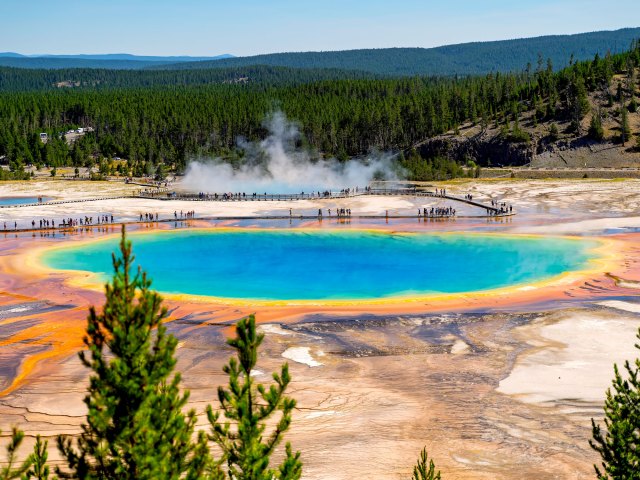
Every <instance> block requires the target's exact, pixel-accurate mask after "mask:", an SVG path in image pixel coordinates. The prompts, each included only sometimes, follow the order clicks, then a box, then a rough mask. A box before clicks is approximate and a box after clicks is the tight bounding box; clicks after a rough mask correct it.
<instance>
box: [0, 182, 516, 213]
mask: <svg viewBox="0 0 640 480" xmlns="http://www.w3.org/2000/svg"><path fill="white" fill-rule="evenodd" d="M362 195H388V196H412V197H432V198H445V199H447V200H452V201H455V202H462V203H466V204H468V205H472V206H474V207H478V208H482V209H484V210H486V211H487V213H488V214H491V215H511V214H513V212H510V211H508V210H507V211H505V210H504V209H501V208H500V207H496V206H493V205H486V204H484V203H481V202H478V201H475V200H470V199H468V198H465V197H458V196H454V195H448V194H444V195H443V194H441V193H438V192H432V191H426V190H418V189H416V188H394V189H386V188H362V189H361V188H358V189H348V190H341V191H335V192H334V191H326V192H313V193H280V194H278V193H274V194H249V195H246V194H217V195H215V194H189V193H178V192H169V191H167V190H166V189H159V190H156V191H151V190H141V191H139V192H138V194H137V195H118V196H104V197H95V198H84V199H78V200H54V201H47V202H41V203H29V204H22V205H0V209H1V208H16V207H34V206H44V205H61V204H66V203H83V202H95V201H100V200H115V199H122V198H149V199H155V200H187V201H202V202H206V201H214V202H250V201H253V202H260V201H271V202H273V201H296V200H330V199H339V198H350V197H357V196H362Z"/></svg>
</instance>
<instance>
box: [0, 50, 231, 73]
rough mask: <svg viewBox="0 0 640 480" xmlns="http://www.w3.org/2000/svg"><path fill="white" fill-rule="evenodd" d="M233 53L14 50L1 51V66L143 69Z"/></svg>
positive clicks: (222, 56)
mask: <svg viewBox="0 0 640 480" xmlns="http://www.w3.org/2000/svg"><path fill="white" fill-rule="evenodd" d="M230 57H232V55H219V56H215V57H187V56H182V57H153V56H140V55H129V54H122V53H115V54H106V55H43V56H26V55H20V54H18V53H13V52H0V66H4V67H14V68H43V69H54V68H110V69H122V70H129V69H133V70H136V69H141V68H145V67H151V66H165V67H166V66H169V65H174V64H176V63H178V62H197V61H204V60H207V61H213V60H219V59H222V58H230Z"/></svg>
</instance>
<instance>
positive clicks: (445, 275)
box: [43, 230, 597, 300]
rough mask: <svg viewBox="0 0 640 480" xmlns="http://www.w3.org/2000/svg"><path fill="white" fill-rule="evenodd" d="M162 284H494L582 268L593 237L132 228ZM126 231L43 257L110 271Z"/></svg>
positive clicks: (231, 292) (293, 295)
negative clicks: (144, 231) (143, 231)
mask: <svg viewBox="0 0 640 480" xmlns="http://www.w3.org/2000/svg"><path fill="white" fill-rule="evenodd" d="M130 238H131V240H132V241H133V249H134V254H135V256H136V262H137V264H138V265H141V266H142V267H143V268H144V269H145V270H146V271H147V272H148V274H149V275H150V277H151V278H152V279H153V288H155V289H157V290H159V291H161V292H167V293H183V294H195V295H207V296H213V297H225V298H235V299H256V300H348V299H374V298H389V297H394V296H418V295H429V294H437V293H458V292H473V291H478V290H487V289H493V288H498V287H505V286H511V285H515V284H526V283H531V282H535V281H539V280H543V279H546V278H549V277H552V276H554V275H557V274H560V273H562V272H565V271H570V270H576V269H580V268H582V267H584V266H585V264H586V262H588V260H589V259H591V258H592V257H593V255H592V254H591V253H590V250H591V249H592V248H594V247H595V246H596V245H597V244H596V242H594V241H587V240H574V239H567V238H552V237H551V238H534V237H515V236H485V235H474V234H441V235H440V234H413V233H401V234H396V233H387V232H374V231H313V230H307V231H300V230H294V231H287V230H273V231H272V230H258V231H250V230H242V231H238V230H222V231H177V232H169V233H151V234H142V235H132V236H131V237H130ZM117 244H118V240H117V239H108V240H100V241H96V242H93V243H88V244H82V245H76V246H73V245H71V246H69V247H64V248H62V249H58V250H52V251H50V252H48V253H47V254H45V257H44V259H43V260H44V263H45V264H46V265H48V266H50V267H51V268H55V269H62V270H85V271H90V272H94V273H98V274H100V276H101V278H102V279H103V280H105V281H106V280H107V279H108V278H109V276H110V275H111V273H112V271H113V269H112V265H111V252H113V251H115V250H116V249H117Z"/></svg>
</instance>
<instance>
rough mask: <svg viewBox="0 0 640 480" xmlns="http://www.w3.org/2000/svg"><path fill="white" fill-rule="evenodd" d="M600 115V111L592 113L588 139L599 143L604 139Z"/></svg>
mask: <svg viewBox="0 0 640 480" xmlns="http://www.w3.org/2000/svg"><path fill="white" fill-rule="evenodd" d="M601 115H602V114H601V113H600V111H597V112H593V115H592V116H591V122H590V123H589V132H588V135H589V138H592V139H593V140H597V141H601V140H602V139H603V138H604V128H602V116H601Z"/></svg>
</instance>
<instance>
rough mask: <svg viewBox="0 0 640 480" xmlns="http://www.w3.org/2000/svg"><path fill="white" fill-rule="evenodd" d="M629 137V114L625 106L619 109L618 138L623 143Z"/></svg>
mask: <svg viewBox="0 0 640 480" xmlns="http://www.w3.org/2000/svg"><path fill="white" fill-rule="evenodd" d="M630 137H631V127H630V125H629V114H628V113H627V109H626V108H621V109H620V140H621V141H622V144H623V145H624V144H625V143H626V142H627V141H628V140H629V138H630Z"/></svg>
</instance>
